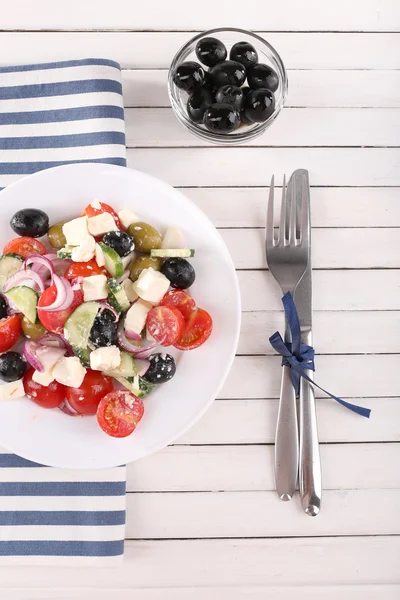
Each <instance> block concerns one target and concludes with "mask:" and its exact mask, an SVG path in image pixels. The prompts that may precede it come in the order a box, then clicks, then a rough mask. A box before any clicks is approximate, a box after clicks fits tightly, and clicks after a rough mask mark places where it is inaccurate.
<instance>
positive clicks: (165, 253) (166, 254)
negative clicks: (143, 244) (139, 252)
mask: <svg viewBox="0 0 400 600" xmlns="http://www.w3.org/2000/svg"><path fill="white" fill-rule="evenodd" d="M150 256H151V257H152V258H191V257H192V256H194V250H193V248H169V249H167V248H159V249H157V250H156V249H155V248H153V250H150Z"/></svg>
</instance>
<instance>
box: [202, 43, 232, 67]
mask: <svg viewBox="0 0 400 600" xmlns="http://www.w3.org/2000/svg"><path fill="white" fill-rule="evenodd" d="M226 54H227V52H226V48H225V46H224V44H223V43H222V42H221V41H220V40H217V38H214V37H205V38H203V39H202V40H199V41H198V42H197V44H196V56H197V58H198V59H199V61H200V62H202V63H203V65H206V66H207V67H214V66H215V65H216V64H218V63H219V62H222V61H223V60H225V59H226Z"/></svg>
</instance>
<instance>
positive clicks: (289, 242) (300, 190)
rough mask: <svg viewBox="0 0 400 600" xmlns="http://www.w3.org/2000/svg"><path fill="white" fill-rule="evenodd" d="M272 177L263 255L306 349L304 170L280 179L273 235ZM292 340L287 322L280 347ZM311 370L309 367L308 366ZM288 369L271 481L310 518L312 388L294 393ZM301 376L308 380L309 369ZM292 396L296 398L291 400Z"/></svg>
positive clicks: (314, 482) (313, 506) (315, 476)
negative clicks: (289, 301)
mask: <svg viewBox="0 0 400 600" xmlns="http://www.w3.org/2000/svg"><path fill="white" fill-rule="evenodd" d="M274 205H275V199H274V178H272V181H271V186H270V193H269V202H268V210H267V224H266V231H265V251H266V258H267V262H268V267H269V270H270V272H271V274H272V275H273V277H274V278H275V280H276V281H277V283H278V284H279V286H280V287H281V290H282V293H283V295H285V294H287V293H288V292H290V293H291V295H292V296H293V298H294V301H295V304H296V308H297V313H298V318H299V321H300V343H301V344H303V345H306V346H312V267H311V220H310V187H309V179H308V171H306V170H304V169H298V170H296V171H294V173H293V174H292V176H291V177H290V179H289V182H288V185H287V187H286V180H285V178H284V181H283V186H282V199H281V209H280V221H279V227H278V231H277V232H276V231H275V228H274ZM291 342H292V339H291V332H290V327H289V324H288V321H287V320H286V324H285V344H290V343H291ZM310 366H311V365H310ZM290 371H291V369H290V367H289V366H286V365H283V366H282V378H281V390H280V398H279V411H278V421H277V428H276V439H275V481H276V490H277V493H278V495H279V498H280V499H281V500H283V501H288V500H290V499H291V498H292V497H293V495H294V493H295V490H296V487H297V482H298V487H299V491H300V498H301V504H302V507H303V510H304V511H305V513H306V514H308V515H310V516H316V515H317V514H318V513H319V510H320V507H321V496H322V483H321V464H320V456H319V446H318V430H317V418H316V410H315V397H314V389H313V386H312V384H311V383H309V381H307V380H306V379H305V378H304V377H300V386H299V390H298V394H297V393H296V390H295V386H294V383H293V382H292V377H291V373H290ZM305 374H306V375H307V376H308V378H309V379H311V380H312V379H313V370H312V369H311V368H310V369H306V370H305ZM297 396H298V397H297Z"/></svg>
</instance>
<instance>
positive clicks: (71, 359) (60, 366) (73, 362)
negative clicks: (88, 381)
mask: <svg viewBox="0 0 400 600" xmlns="http://www.w3.org/2000/svg"><path fill="white" fill-rule="evenodd" d="M53 375H54V379H55V380H56V381H58V383H62V385H67V386H68V387H75V388H78V387H80V386H81V385H82V381H83V380H84V378H85V375H86V369H85V367H83V366H82V365H81V363H80V360H79V358H78V357H77V356H66V357H64V358H61V360H59V361H58V363H57V364H56V366H55V367H54V370H53Z"/></svg>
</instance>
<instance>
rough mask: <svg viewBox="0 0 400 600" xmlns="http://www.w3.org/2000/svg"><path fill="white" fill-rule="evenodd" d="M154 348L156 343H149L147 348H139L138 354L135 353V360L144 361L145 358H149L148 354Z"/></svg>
mask: <svg viewBox="0 0 400 600" xmlns="http://www.w3.org/2000/svg"><path fill="white" fill-rule="evenodd" d="M156 346H157V344H156V342H150V346H147V348H141V350H140V352H137V353H136V355H135V359H139V360H145V359H146V358H149V356H150V354H152V353H153V351H154V350H155V348H156Z"/></svg>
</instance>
